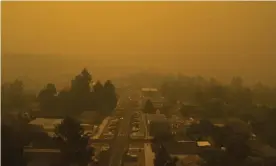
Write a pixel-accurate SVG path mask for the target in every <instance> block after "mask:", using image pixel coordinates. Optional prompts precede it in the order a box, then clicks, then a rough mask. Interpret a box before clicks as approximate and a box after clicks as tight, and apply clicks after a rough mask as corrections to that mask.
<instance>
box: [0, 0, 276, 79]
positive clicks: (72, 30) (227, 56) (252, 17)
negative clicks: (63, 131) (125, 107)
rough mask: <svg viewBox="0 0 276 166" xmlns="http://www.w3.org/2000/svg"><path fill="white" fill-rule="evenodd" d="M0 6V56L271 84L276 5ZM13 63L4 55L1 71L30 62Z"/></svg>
mask: <svg viewBox="0 0 276 166" xmlns="http://www.w3.org/2000/svg"><path fill="white" fill-rule="evenodd" d="M1 11H2V22H1V24H2V51H1V53H2V58H3V59H5V58H6V59H9V58H10V59H12V55H15V54H16V55H22V56H25V57H26V58H28V55H36V56H37V57H39V56H46V55H47V56H53V57H55V56H59V58H61V59H62V58H63V59H75V60H76V61H75V62H76V63H79V64H81V65H85V66H88V67H90V66H89V65H90V63H89V62H88V61H94V62H95V61H97V62H98V63H97V64H96V65H97V66H101V65H102V66H104V65H106V66H108V65H113V66H114V65H119V66H120V65H129V66H136V67H137V68H141V69H144V68H149V67H151V68H154V69H156V70H160V71H168V72H172V71H175V72H178V71H181V72H183V73H186V74H201V75H203V76H204V75H206V76H218V77H226V76H227V77H230V76H233V75H241V76H243V77H245V79H248V80H249V81H257V80H263V81H264V82H267V83H273V84H274V83H275V84H276V72H274V71H276V67H275V65H276V2H2V10H1ZM25 57H24V58H25ZM53 59H54V58H53ZM13 60H14V63H11V62H12V61H13ZM73 62H74V60H73V61H72V62H68V64H66V65H65V64H63V65H64V66H72V67H71V68H74V64H73ZM17 63H20V61H19V62H16V59H12V60H7V61H6V63H5V60H4V61H3V63H2V65H3V67H6V69H5V70H3V72H4V74H6V75H10V73H15V72H16V71H17V72H18V71H23V69H22V68H28V67H29V66H30V64H32V65H34V63H36V62H35V61H32V60H30V61H29V62H26V63H24V65H21V68H20V67H18V65H17ZM28 63H29V65H28ZM37 63H41V62H37ZM71 63H72V64H71ZM36 65H37V69H38V70H39V66H40V64H35V66H36ZM43 65H45V64H43ZM79 66H80V65H79ZM93 67H95V65H94V66H91V67H90V68H92V69H93ZM33 68H35V67H33ZM46 68H47V67H46ZM49 70H50V68H49V69H48V70H47V69H45V73H44V74H45V75H47V71H49ZM64 70H67V68H66V67H64ZM68 70H69V69H68ZM79 70H80V69H77V67H75V68H74V71H76V72H77V71H79ZM32 72H33V71H32ZM114 72H116V71H114ZM17 74H18V73H17ZM24 74H25V75H28V73H27V72H26V73H24ZM51 74H53V73H51ZM55 74H58V73H55ZM13 75H15V74H13Z"/></svg>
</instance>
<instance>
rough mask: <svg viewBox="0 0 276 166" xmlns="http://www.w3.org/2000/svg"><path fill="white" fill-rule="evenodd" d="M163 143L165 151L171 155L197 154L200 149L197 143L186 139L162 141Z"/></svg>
mask: <svg viewBox="0 0 276 166" xmlns="http://www.w3.org/2000/svg"><path fill="white" fill-rule="evenodd" d="M163 145H164V147H165V149H166V150H167V152H168V153H170V154H172V155H177V154H198V152H199V150H200V149H199V147H198V146H197V143H196V142H193V141H186V142H176V141H169V142H164V143H163Z"/></svg>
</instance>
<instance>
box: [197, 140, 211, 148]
mask: <svg viewBox="0 0 276 166" xmlns="http://www.w3.org/2000/svg"><path fill="white" fill-rule="evenodd" d="M197 146H199V147H204V146H211V144H210V142H208V141H197Z"/></svg>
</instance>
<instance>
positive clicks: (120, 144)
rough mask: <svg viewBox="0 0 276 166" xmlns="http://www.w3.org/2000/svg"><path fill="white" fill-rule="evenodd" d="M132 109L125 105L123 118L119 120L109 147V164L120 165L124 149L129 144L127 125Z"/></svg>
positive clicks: (112, 165) (111, 165)
mask: <svg viewBox="0 0 276 166" xmlns="http://www.w3.org/2000/svg"><path fill="white" fill-rule="evenodd" d="M132 113H133V111H131V108H129V107H126V108H125V113H124V116H123V117H124V119H123V120H122V121H121V123H120V125H119V127H118V134H117V137H116V138H115V140H114V142H113V144H112V147H111V157H110V161H109V166H121V165H122V162H123V161H122V159H123V156H124V153H125V150H126V149H127V148H128V145H129V126H130V119H131V116H132Z"/></svg>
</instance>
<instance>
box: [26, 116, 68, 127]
mask: <svg viewBox="0 0 276 166" xmlns="http://www.w3.org/2000/svg"><path fill="white" fill-rule="evenodd" d="M62 120H63V119H53V118H36V119H35V120H33V121H31V122H30V123H29V124H31V125H42V126H44V127H45V128H48V127H51V126H54V125H57V124H60V123H61V121H62Z"/></svg>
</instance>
